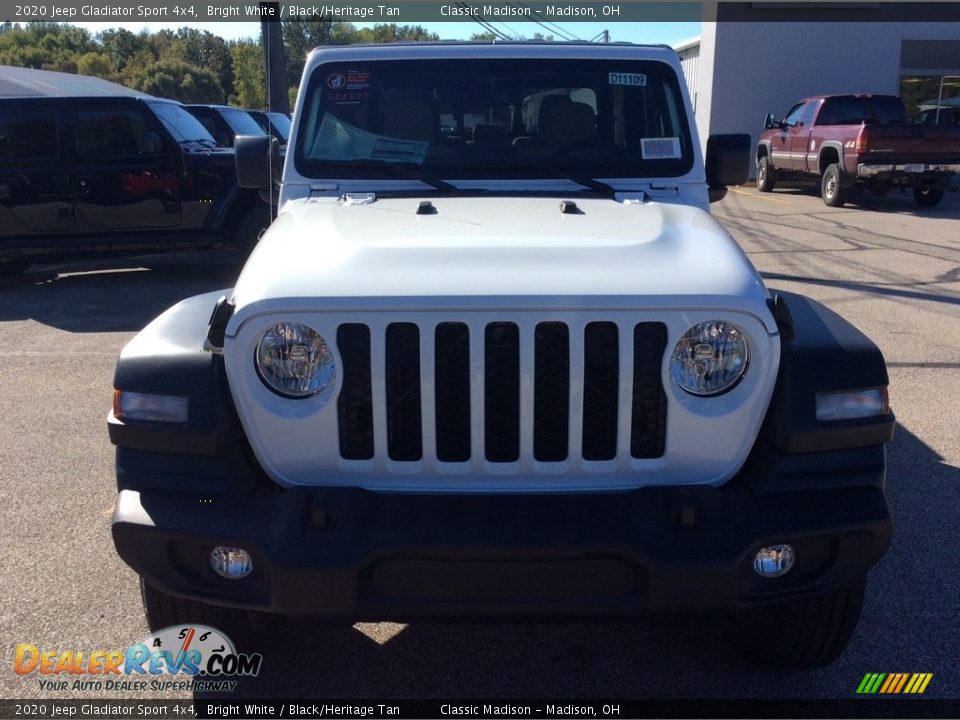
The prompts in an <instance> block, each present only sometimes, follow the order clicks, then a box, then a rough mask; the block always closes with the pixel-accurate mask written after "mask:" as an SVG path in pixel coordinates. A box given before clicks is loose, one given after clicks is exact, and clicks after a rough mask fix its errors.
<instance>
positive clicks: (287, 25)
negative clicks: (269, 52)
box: [261, 17, 349, 85]
mask: <svg viewBox="0 0 960 720" xmlns="http://www.w3.org/2000/svg"><path fill="white" fill-rule="evenodd" d="M342 24H344V23H336V22H333V21H332V20H303V19H302V18H299V17H295V18H293V19H291V20H284V21H283V23H282V25H281V32H282V33H283V52H284V55H285V57H286V66H287V67H286V70H287V85H297V84H299V82H300V76H301V75H303V66H304V63H305V61H306V59H307V55H308V54H309V53H310V51H311V50H313V49H314V48H315V47H318V46H320V45H333V44H334V43H333V38H334V30H335V28H336V26H337V25H342ZM347 24H349V23H347ZM262 52H263V51H262V50H261V54H262Z"/></svg>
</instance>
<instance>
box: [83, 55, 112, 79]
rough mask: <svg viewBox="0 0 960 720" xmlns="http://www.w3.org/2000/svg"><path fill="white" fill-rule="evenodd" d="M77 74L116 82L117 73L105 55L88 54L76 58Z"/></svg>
mask: <svg viewBox="0 0 960 720" xmlns="http://www.w3.org/2000/svg"><path fill="white" fill-rule="evenodd" d="M77 72H78V73H80V74H81V75H93V76H95V77H99V78H103V79H104V80H111V81H116V79H117V73H116V72H114V70H113V63H112V62H111V60H110V58H109V57H108V56H107V55H106V54H105V53H96V52H88V53H84V54H83V55H80V56H78V57H77Z"/></svg>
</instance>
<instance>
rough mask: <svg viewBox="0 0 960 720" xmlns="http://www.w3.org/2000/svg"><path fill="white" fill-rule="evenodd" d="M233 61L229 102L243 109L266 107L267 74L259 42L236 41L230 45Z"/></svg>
mask: <svg viewBox="0 0 960 720" xmlns="http://www.w3.org/2000/svg"><path fill="white" fill-rule="evenodd" d="M230 57H231V58H232V60H233V75H234V81H233V95H231V96H230V102H231V103H236V104H238V105H241V106H243V107H250V108H264V107H266V106H267V74H266V71H265V63H264V58H263V48H262V46H261V45H260V43H259V42H253V41H250V40H237V41H234V42H232V43H230Z"/></svg>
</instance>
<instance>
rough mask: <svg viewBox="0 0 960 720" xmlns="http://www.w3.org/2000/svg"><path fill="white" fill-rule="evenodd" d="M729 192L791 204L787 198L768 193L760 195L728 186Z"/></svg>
mask: <svg viewBox="0 0 960 720" xmlns="http://www.w3.org/2000/svg"><path fill="white" fill-rule="evenodd" d="M729 190H730V192H732V193H736V194H737V195H743V196H744V197H751V198H756V199H757V200H769V201H770V202H774V203H779V204H780V205H792V204H793V203H791V202H790V201H789V200H781V199H780V198H775V197H770V196H769V195H760V194H757V193H751V192H746V191H744V190H738V189H737V188H729Z"/></svg>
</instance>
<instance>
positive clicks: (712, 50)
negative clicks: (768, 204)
mask: <svg viewBox="0 0 960 720" xmlns="http://www.w3.org/2000/svg"><path fill="white" fill-rule="evenodd" d="M958 39H960V24H958V23H880V22H876V23H874V22H870V23H842V22H819V23H815V22H811V23H803V22H784V23H761V22H749V23H740V22H721V23H707V22H705V23H703V24H702V26H701V40H700V56H699V61H698V68H697V71H698V74H697V85H698V89H697V105H698V106H697V110H696V115H697V118H696V119H697V127H698V130H699V132H700V140H701V144H703V145H704V146H705V144H706V139H707V137H708V136H709V135H710V134H711V133H713V134H716V133H735V132H748V133H750V135H751V137H752V139H753V141H754V143H755V142H756V140H757V137H758V136H759V134H760V133H761V132H762V131H763V121H764V117H765V116H766V114H767V113H770V112H772V113H776V115H777V116H778V117H782V116H783V114H784V113H785V112H786V111H787V110H789V109H790V107H791V105H792V104H793V103H794V102H796V101H797V100H800V99H801V98H804V97H807V96H810V95H821V94H830V93H853V92H863V93H884V94H890V95H897V94H899V91H900V48H901V42H902V41H903V40H958Z"/></svg>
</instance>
